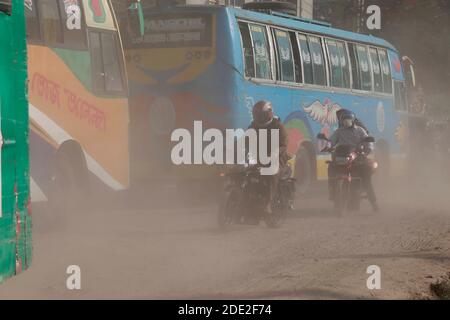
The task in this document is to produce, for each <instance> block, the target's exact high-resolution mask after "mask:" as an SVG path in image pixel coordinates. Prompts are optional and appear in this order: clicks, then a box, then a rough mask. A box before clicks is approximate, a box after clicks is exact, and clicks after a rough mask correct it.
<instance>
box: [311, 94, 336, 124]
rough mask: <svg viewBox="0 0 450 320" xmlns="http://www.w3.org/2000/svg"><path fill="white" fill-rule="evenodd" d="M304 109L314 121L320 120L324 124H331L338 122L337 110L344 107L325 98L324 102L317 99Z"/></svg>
mask: <svg viewBox="0 0 450 320" xmlns="http://www.w3.org/2000/svg"><path fill="white" fill-rule="evenodd" d="M303 109H304V110H305V112H306V113H307V114H308V115H309V116H310V117H311V118H312V119H313V120H314V121H316V122H319V123H320V124H321V125H322V126H326V125H328V126H330V125H333V124H336V123H337V122H338V119H337V115H336V112H337V111H338V110H340V109H342V108H341V106H340V105H338V104H336V103H331V101H329V100H325V103H324V104H322V103H321V102H320V101H318V100H317V101H314V102H313V103H312V104H311V105H310V106H308V107H304V108H303Z"/></svg>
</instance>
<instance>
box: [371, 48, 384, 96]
mask: <svg viewBox="0 0 450 320" xmlns="http://www.w3.org/2000/svg"><path fill="white" fill-rule="evenodd" d="M371 49H374V50H375V53H376V55H377V58H378V66H379V68H380V78H381V91H377V90H376V89H375V73H374V71H373V60H372V53H371V51H370V50H371ZM369 56H370V67H371V68H372V76H373V77H372V78H373V79H372V80H373V81H372V84H373V91H374V92H375V93H383V92H384V79H383V70H382V68H381V61H380V56H379V54H378V48H377V47H374V46H369Z"/></svg>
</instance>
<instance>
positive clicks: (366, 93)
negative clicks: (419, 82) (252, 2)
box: [236, 16, 394, 99]
mask: <svg viewBox="0 0 450 320" xmlns="http://www.w3.org/2000/svg"><path fill="white" fill-rule="evenodd" d="M236 22H237V23H246V24H248V25H249V24H256V25H260V26H263V27H266V28H269V29H271V28H275V29H279V30H282V31H286V32H292V33H294V34H295V37H296V42H297V43H296V44H297V48H298V49H299V51H300V63H301V69H302V70H301V74H302V82H282V81H277V80H268V79H260V78H256V77H247V76H245V70H244V73H243V78H244V79H246V80H247V81H252V82H255V83H260V84H272V85H277V84H280V85H281V86H283V87H292V88H302V89H308V90H318V91H323V92H330V91H332V92H333V93H345V94H353V95H357V96H371V97H381V98H392V99H393V98H394V78H393V77H392V70H391V82H392V92H391V93H386V92H375V91H374V88H373V79H372V89H371V90H370V91H368V90H360V89H354V88H353V84H354V78H353V66H352V64H351V59H350V47H349V45H350V44H352V45H355V46H356V45H361V46H365V47H366V49H367V52H368V56H369V59H370V54H369V50H368V47H373V48H376V49H377V50H380V49H381V50H384V51H385V52H386V54H387V58H388V61H389V67H390V68H391V57H390V55H389V53H388V52H389V51H390V50H392V49H390V48H387V47H383V46H378V45H374V44H372V43H366V42H356V41H352V40H347V39H345V38H340V37H333V36H329V35H323V34H319V33H313V32H310V31H305V30H301V29H292V28H286V27H284V26H280V25H277V24H264V23H262V22H259V21H254V20H248V19H246V18H242V17H239V16H236ZM238 32H239V38H240V40H241V43H240V45H241V52H243V41H242V35H241V34H240V31H239V28H238ZM300 34H302V35H304V36H306V37H307V38H308V36H314V37H318V38H321V41H322V43H321V45H322V51H323V55H324V61H325V72H326V77H327V86H323V85H317V84H310V83H305V68H304V61H303V55H302V52H301V50H300V48H301V47H300V40H299V35H300ZM269 36H271V32H270V30H269ZM250 37H252V34H251V32H250ZM327 38H329V39H331V40H334V41H341V42H343V43H344V45H345V47H346V50H347V59H348V63H349V65H350V66H349V67H350V68H349V70H350V88H338V87H332V86H331V85H330V81H331V79H330V70H329V66H328V63H329V61H328V51H327V48H326V45H325V39H327ZM269 43H271V44H272V41H270V42H269ZM292 45H293V43H292ZM324 45H325V46H324ZM252 47H253V37H252ZM253 51H254V47H253ZM241 59H242V63H243V66H244V68H245V56H244V55H243V54H242V55H241ZM358 63H359V61H358ZM274 64H276V62H275V63H274ZM369 69H370V74H371V78H372V77H373V74H372V69H371V68H369ZM255 72H256V71H255ZM274 75H275V74H274V73H273V74H272V78H274ZM275 77H276V75H275ZM275 79H276V78H275Z"/></svg>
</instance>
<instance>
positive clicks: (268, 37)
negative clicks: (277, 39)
mask: <svg viewBox="0 0 450 320" xmlns="http://www.w3.org/2000/svg"><path fill="white" fill-rule="evenodd" d="M240 22H242V23H246V24H247V25H248V27H249V31H250V38H251V41H252V51H253V64H254V68H255V76H254V77H247V76H246V75H245V55H244V54H242V55H241V59H242V63H243V66H244V73H243V74H242V75H243V77H244V79H246V80H250V81H253V82H257V83H272V84H273V83H276V80H275V79H276V75H274V71H275V70H274V60H273V55H274V52H273V43H272V36H271V33H270V30H269V26H268V25H265V24H263V23H258V22H253V21H248V20H241V19H238V20H237V23H238V24H239V23H240ZM251 24H254V25H258V26H260V27H262V28H264V29H265V30H266V37H267V42H268V43H269V54H270V70H271V79H264V78H258V77H256V59H255V46H254V41H253V35H252V31H251V30H250V25H251ZM237 30H238V32H239V38H240V39H241V52H242V53H244V42H243V40H242V34H241V32H240V29H239V25H238V28H237ZM274 76H275V77H274Z"/></svg>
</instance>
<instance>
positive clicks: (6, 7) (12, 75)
mask: <svg viewBox="0 0 450 320" xmlns="http://www.w3.org/2000/svg"><path fill="white" fill-rule="evenodd" d="M0 34H1V41H0V132H1V137H0V138H1V140H0V144H1V146H0V147H1V148H0V155H1V162H0V163H1V164H0V177H1V184H0V194H1V201H0V283H1V282H2V281H4V280H5V279H6V278H8V277H11V276H13V275H15V274H18V273H20V272H21V271H22V270H25V269H27V268H28V267H29V266H30V264H31V254H32V245H31V216H30V211H29V198H30V192H29V190H30V187H29V148H28V99H27V52H26V33H25V15H24V1H23V0H2V1H0Z"/></svg>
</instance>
